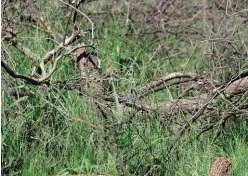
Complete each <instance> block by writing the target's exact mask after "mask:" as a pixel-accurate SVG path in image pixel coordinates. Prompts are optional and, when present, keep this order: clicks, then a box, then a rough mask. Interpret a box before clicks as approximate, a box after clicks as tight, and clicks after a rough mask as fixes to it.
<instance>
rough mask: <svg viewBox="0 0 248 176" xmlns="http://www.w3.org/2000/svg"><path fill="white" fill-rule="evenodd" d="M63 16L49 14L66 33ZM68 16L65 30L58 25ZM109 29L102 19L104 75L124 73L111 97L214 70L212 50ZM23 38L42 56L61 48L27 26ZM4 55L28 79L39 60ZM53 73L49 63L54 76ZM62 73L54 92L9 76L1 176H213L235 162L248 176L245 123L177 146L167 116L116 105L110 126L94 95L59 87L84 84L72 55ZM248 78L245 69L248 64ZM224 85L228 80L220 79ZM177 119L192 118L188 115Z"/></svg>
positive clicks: (153, 100) (241, 175)
mask: <svg viewBox="0 0 248 176" xmlns="http://www.w3.org/2000/svg"><path fill="white" fill-rule="evenodd" d="M41 6H42V4H41ZM55 9H56V8H55ZM58 9H59V8H58ZM58 9H57V10H58ZM57 10H54V11H53V12H50V13H53V15H47V16H48V17H49V18H51V19H49V21H50V22H51V23H54V25H55V26H56V28H57V30H59V31H61V32H65V28H66V27H65V22H64V21H65V20H64V21H63V18H65V17H64V16H63V17H62V16H60V15H59V14H58V13H60V12H59V10H58V12H57ZM60 18H61V22H60V21H59V20H57V19H60ZM107 22H108V23H107V24H105V25H104V26H102V27H101V29H98V28H97V21H96V36H95V37H96V39H95V40H96V43H97V46H96V49H95V50H94V52H96V53H97V54H98V57H99V58H100V59H101V60H102V67H103V71H104V70H106V69H107V68H108V67H109V65H110V64H111V63H112V61H114V62H115V67H116V68H117V70H118V73H117V74H116V75H115V76H113V79H112V88H113V90H112V94H111V95H113V96H115V97H118V96H119V94H122V93H125V92H130V91H131V89H132V87H134V86H137V85H142V84H144V83H148V82H150V81H152V80H154V79H156V78H159V77H161V76H163V75H166V74H168V73H171V72H174V71H192V72H197V71H201V72H208V71H209V70H208V67H207V65H208V61H207V56H206V52H207V51H208V49H209V48H208V46H207V45H206V44H205V43H204V42H198V43H190V42H187V41H183V40H181V39H180V38H177V37H176V36H174V35H171V34H167V33H165V34H164V35H165V37H164V38H163V39H161V40H160V41H159V42H157V43H156V42H155V44H154V43H152V42H154V41H153V40H152V38H151V37H150V36H143V37H141V36H135V35H127V33H128V30H129V28H128V27H123V24H121V22H120V21H119V20H118V19H116V18H115V17H112V18H110V19H108V21H107ZM88 27H89V26H88ZM83 28H84V29H86V27H85V26H83ZM21 30H22V31H21V32H22V33H20V34H19V36H18V38H19V39H20V40H21V41H22V42H23V43H25V45H26V46H27V47H29V48H30V49H31V50H33V51H35V53H36V54H37V55H39V56H42V55H43V54H44V53H46V52H47V51H49V50H50V49H52V48H53V47H54V45H55V44H56V42H53V41H51V40H50V39H49V38H47V36H46V35H45V34H44V33H43V32H41V31H39V30H35V29H30V28H28V27H26V26H24V25H23V26H21ZM245 30H246V29H245ZM151 43H152V45H151ZM164 46H166V47H167V48H169V51H166V47H164ZM156 50H157V51H156ZM89 51H92V49H89ZM155 51H156V52H155ZM2 57H4V58H7V59H8V61H9V62H10V63H11V64H12V65H13V66H15V70H16V71H18V72H20V73H24V74H29V71H30V68H31V67H32V64H33V62H32V61H31V60H29V59H27V58H26V57H25V56H24V55H22V54H21V53H19V52H18V51H17V50H16V49H15V48H14V47H11V46H7V48H6V52H5V53H4V55H2ZM151 58H152V59H151ZM185 64H186V67H185ZM245 64H246V66H247V63H245ZM50 67H51V66H50V65H49V64H48V65H47V68H50ZM58 68H59V69H58V70H57V71H56V72H55V74H54V75H53V76H52V78H51V84H50V85H49V86H47V85H41V86H34V85H30V84H25V83H24V82H23V81H21V80H19V79H13V78H12V77H10V76H9V75H8V74H7V73H6V72H5V71H4V70H2V71H1V74H2V97H1V101H2V109H1V110H2V113H1V122H2V125H1V137H2V140H1V164H2V170H1V172H2V175H63V174H109V175H178V176H182V175H195V176H197V175H199V176H202V175H208V170H209V168H210V166H211V164H212V162H213V161H214V159H215V158H216V157H220V156H222V157H227V158H229V159H230V160H231V161H232V170H233V172H232V173H233V175H237V176H245V175H248V167H247V166H248V160H247V158H248V136H247V134H248V129H247V120H245V119H242V118H237V119H232V120H230V121H229V122H228V123H227V124H226V126H225V128H224V130H222V131H221V134H220V135H219V134H218V133H219V131H220V130H219V127H215V128H214V129H213V130H210V131H208V132H206V133H204V134H202V135H201V136H200V137H198V134H199V131H197V130H194V127H193V128H192V130H191V131H190V132H188V133H186V134H185V135H183V136H182V137H180V138H178V137H176V136H175V129H176V127H178V126H179V125H180V124H177V123H174V124H172V123H168V121H169V120H168V119H165V118H164V117H163V114H158V115H156V116H155V115H154V114H148V116H145V115H144V114H142V113H139V112H136V110H133V109H129V110H127V111H125V112H123V111H122V110H123V109H125V108H126V107H124V106H123V105H120V104H118V103H117V105H116V107H113V108H114V110H116V111H115V112H114V115H113V116H111V115H109V117H107V119H105V118H103V117H101V115H100V114H99V113H97V112H96V111H95V109H94V107H92V101H93V99H92V98H91V97H90V96H87V95H84V94H83V95H82V94H81V95H78V93H77V92H76V91H74V90H73V89H72V90H66V89H63V88H62V89H61V88H60V87H59V86H58V84H57V82H59V81H61V80H73V79H78V78H79V77H80V75H79V71H78V70H77V66H76V63H75V62H74V61H73V60H72V59H71V58H70V57H66V58H64V59H63V60H62V61H61V62H60V63H59V66H58ZM241 70H245V65H244V66H243V67H241ZM225 79H226V77H225V76H223V77H220V78H219V81H220V82H224V81H225ZM71 86H72V87H73V88H74V87H77V85H75V84H72V85H71ZM13 90H14V91H23V90H31V91H32V92H34V93H35V97H33V98H27V97H22V98H20V99H13V97H11V96H9V95H8V92H10V91H13ZM178 96H179V95H178V93H177V91H174V89H173V88H170V89H168V90H164V91H161V92H158V93H157V94H153V95H150V96H148V97H147V98H146V99H145V100H144V101H146V103H147V104H150V105H156V104H158V103H160V102H164V101H168V100H171V99H173V98H175V97H178ZM246 99H247V98H246ZM223 108H224V107H223ZM178 116H179V118H184V114H182V115H181V117H180V114H179V115H178ZM148 117H149V118H148ZM209 118H210V117H209ZM211 118H214V117H211ZM99 121H100V122H101V123H103V124H106V126H108V128H107V129H106V130H105V135H104V136H103V135H102V132H101V130H100V128H98V124H99ZM209 121H210V120H209ZM199 123H200V122H199Z"/></svg>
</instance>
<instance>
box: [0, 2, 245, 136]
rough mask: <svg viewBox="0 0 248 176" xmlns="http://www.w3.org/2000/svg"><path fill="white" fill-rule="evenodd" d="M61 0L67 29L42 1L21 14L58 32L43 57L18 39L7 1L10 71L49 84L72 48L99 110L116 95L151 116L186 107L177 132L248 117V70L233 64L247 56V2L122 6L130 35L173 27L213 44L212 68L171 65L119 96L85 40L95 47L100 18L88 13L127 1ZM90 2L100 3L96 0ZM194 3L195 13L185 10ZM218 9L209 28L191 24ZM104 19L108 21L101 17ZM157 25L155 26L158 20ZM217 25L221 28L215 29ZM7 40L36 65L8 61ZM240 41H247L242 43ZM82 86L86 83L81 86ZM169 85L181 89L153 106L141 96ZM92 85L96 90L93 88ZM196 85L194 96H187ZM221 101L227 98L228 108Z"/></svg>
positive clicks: (157, 35) (116, 11) (111, 11)
mask: <svg viewBox="0 0 248 176" xmlns="http://www.w3.org/2000/svg"><path fill="white" fill-rule="evenodd" d="M59 2H60V3H61V4H62V5H64V6H65V7H67V8H70V9H71V11H70V13H69V17H68V22H67V31H66V33H64V34H61V33H60V32H58V31H54V29H53V27H52V26H50V24H49V22H47V21H45V19H44V18H42V17H40V18H39V17H38V15H37V13H38V7H37V1H35V0H29V1H27V2H25V3H31V5H30V4H29V5H26V4H24V5H23V8H24V9H25V10H24V11H25V13H23V14H22V15H21V16H20V20H21V21H23V20H24V21H28V23H27V25H29V27H31V28H38V26H39V28H40V29H39V30H41V29H42V30H43V31H44V32H45V33H46V34H47V35H49V36H50V37H54V38H56V40H60V42H58V44H57V45H56V46H55V47H54V48H53V49H52V50H51V51H49V52H47V53H45V54H44V55H43V56H42V57H38V56H37V54H36V53H35V52H34V51H31V50H30V49H29V48H27V47H25V46H24V45H23V44H22V43H21V42H19V41H18V37H17V36H18V29H15V28H13V24H15V25H16V24H17V23H18V20H16V21H11V20H10V18H9V17H8V15H7V14H9V13H8V10H10V8H11V7H13V6H11V4H12V3H14V2H13V1H4V2H3V3H2V6H3V7H2V12H3V25H2V40H1V42H2V53H1V54H2V59H1V66H2V67H3V68H4V69H5V71H6V72H7V73H8V74H9V75H11V76H12V77H13V78H19V79H21V80H23V81H24V82H25V83H27V84H33V85H37V86H39V85H42V84H46V85H50V84H51V82H50V79H51V77H52V76H53V74H54V73H55V71H56V70H57V69H58V63H59V62H60V61H61V60H62V59H63V58H65V57H66V56H68V55H71V56H72V58H73V59H74V60H75V62H77V65H78V69H79V70H80V72H81V74H80V75H81V78H80V81H82V80H83V82H82V84H81V86H80V89H78V92H79V94H81V95H82V94H83V95H87V96H88V97H93V98H94V105H95V106H96V110H97V111H99V113H100V114H102V115H103V116H104V117H107V116H108V114H107V112H106V110H107V109H112V110H114V108H113V107H115V105H116V103H119V104H122V105H123V107H130V108H132V109H135V110H136V111H137V112H141V113H142V114H143V116H147V117H149V114H153V115H152V116H151V117H156V116H157V117H161V116H163V117H164V119H165V120H168V121H172V122H174V121H175V118H176V117H180V116H182V115H183V116H184V117H186V118H185V119H181V120H180V121H181V123H180V124H179V127H178V129H177V130H176V132H175V133H176V135H177V136H181V135H183V134H184V133H185V132H186V131H188V130H190V129H192V128H196V130H199V134H202V133H204V132H206V131H208V130H210V129H213V128H214V127H215V126H222V127H224V125H225V122H226V121H227V120H228V119H230V118H235V117H244V118H248V111H247V109H248V104H247V94H248V71H243V72H240V70H237V68H240V67H236V65H235V64H237V65H240V64H244V63H247V52H248V50H247V48H246V43H245V42H244V38H242V35H244V34H243V33H242V32H241V31H240V30H239V29H240V28H241V27H242V25H243V24H245V23H246V22H247V18H245V17H243V15H242V14H243V13H245V12H246V11H247V10H246V11H245V9H242V7H243V4H239V5H237V6H236V7H233V6H232V5H233V4H228V3H227V4H226V5H225V6H224V7H223V5H224V4H218V3H217V2H216V3H214V4H212V5H209V6H199V5H195V6H190V7H189V6H188V4H191V3H186V2H185V1H169V0H168V1H165V0H163V1H155V3H152V4H151V3H148V2H147V3H144V2H142V1H139V2H136V1H130V2H129V3H128V4H127V6H125V7H128V10H129V11H128V17H127V20H128V21H127V25H129V26H130V31H129V32H128V33H127V35H141V36H143V35H151V34H153V36H154V39H153V40H162V38H161V37H165V36H164V35H163V34H164V32H168V33H171V34H173V35H175V36H177V37H179V38H180V39H182V40H187V36H194V37H193V38H192V40H195V41H203V42H206V45H209V47H210V48H212V52H209V53H207V54H206V55H208V56H209V73H204V74H203V73H201V72H199V73H192V72H186V71H183V72H173V73H170V74H167V75H164V76H163V77H161V78H159V79H157V80H155V81H152V82H151V83H147V84H145V85H141V86H137V87H133V88H132V89H131V92H130V93H122V94H119V95H118V97H119V98H117V99H116V97H113V96H109V93H108V92H105V91H106V90H105V89H104V87H103V86H102V85H101V83H100V81H99V80H101V79H106V78H107V77H108V75H107V74H104V73H101V70H100V69H101V68H100V60H99V59H98V58H97V56H95V55H94V54H89V53H86V51H85V48H87V47H90V48H93V49H94V48H95V43H94V28H95V26H94V23H93V22H92V20H91V18H93V17H94V16H97V17H98V18H99V16H101V19H103V20H105V18H107V17H108V15H112V16H113V15H114V16H117V17H119V18H122V19H123V16H124V15H125V13H124V11H125V8H117V7H122V6H123V4H121V5H122V6H119V5H120V4H119V3H121V2H119V1H114V3H111V4H109V3H107V2H106V4H105V5H106V10H105V11H103V12H96V13H93V12H87V13H84V12H83V9H85V8H86V7H87V5H88V3H85V4H84V1H80V0H78V1H73V2H66V1H63V0H59ZM227 2H229V1H227ZM91 3H98V1H97V2H95V1H93V2H91ZM141 4H143V6H141ZM144 4H145V5H144ZM13 8H14V7H13ZM143 8H144V9H145V10H144V9H143ZM189 8H190V10H193V12H196V14H195V13H190V14H188V13H189ZM123 9H124V10H123ZM213 9H215V10H216V9H217V10H216V11H217V12H216V13H220V15H219V16H218V15H217V16H214V14H212V13H208V14H212V15H210V16H208V17H207V18H208V19H207V20H209V21H208V23H207V24H208V25H210V23H211V25H210V26H209V29H210V32H209V31H207V30H205V31H199V29H196V28H195V27H193V26H194V24H197V23H198V21H199V20H200V19H201V17H202V16H201V15H202V13H203V12H204V11H206V10H209V11H210V12H211V10H213ZM191 12H192V11H191ZM193 14H194V15H193ZM13 15H14V14H13ZM79 15H80V16H81V17H83V18H84V19H85V20H86V21H87V22H88V23H89V24H90V26H91V29H90V30H87V31H85V30H81V29H80V27H79V26H78V25H77V23H76V21H77V20H76V18H77V17H78V16H79ZM217 17H218V18H217ZM94 18H95V17H94ZM229 19H230V20H229ZM219 21H222V24H220V25H219V26H218V25H216V24H219V23H218V22H219ZM235 21H237V22H238V25H237V26H235V27H234V28H231V29H229V28H223V26H225V25H227V24H228V23H234V22H235ZM186 24H187V25H186ZM102 25H104V24H103V23H102ZM154 26H156V27H155V28H154ZM218 27H219V31H216V30H217V28H218ZM214 31H216V32H214ZM209 33H214V35H213V36H212V35H209ZM86 35H90V36H91V37H90V40H89V41H88V43H86V44H85V43H83V42H81V41H82V39H84V38H86ZM186 35H187V36H186ZM237 36H239V37H240V38H241V39H240V41H239V43H238V44H236V43H237V42H236V43H235V42H234V38H235V37H237ZM6 45H11V46H13V47H15V48H16V49H17V50H18V51H19V52H20V53H22V54H24V55H25V56H26V57H27V58H29V59H31V60H32V61H33V63H34V65H33V68H32V70H30V74H29V75H24V74H20V73H18V72H16V71H15V69H14V68H12V67H11V64H10V63H9V62H8V60H7V59H6V56H5V55H4V52H5V46H6ZM217 45H221V47H217ZM237 47H241V48H242V49H241V50H237V49H236V48H237ZM230 48H231V49H230ZM235 57H236V58H239V61H238V62H236V61H234V59H233V58H235ZM47 63H52V67H51V69H50V70H49V71H48V73H47V74H44V66H43V65H42V64H47ZM224 66H225V67H228V68H230V73H231V75H228V77H229V79H228V81H226V82H222V83H219V82H218V80H217V79H216V80H215V78H218V77H219V76H220V75H221V67H224ZM92 70H97V71H98V76H97V77H92V76H91V75H90V73H91V71H92ZM70 81H71V80H61V81H60V82H59V83H58V85H59V87H63V89H65V88H67V89H70V87H68V82H70ZM82 85H83V86H82ZM95 86H96V87H98V88H97V89H94V90H93V89H92V87H95ZM82 87H84V88H83V91H82V89H81V88H82ZM171 87H176V88H178V89H180V90H183V91H181V92H180V95H179V96H178V98H177V99H172V100H169V101H167V102H164V103H160V104H158V105H157V106H156V107H154V106H149V105H148V104H147V103H145V100H144V99H145V98H146V97H147V96H150V95H151V94H155V93H157V92H159V91H164V90H169V89H170V88H171ZM89 88H90V90H93V92H91V93H89V91H88V90H89ZM192 92H193V95H194V96H189V95H190V93H191V94H192ZM11 94H12V95H14V96H16V97H18V98H19V97H20V96H28V95H32V96H33V94H32V93H30V92H28V93H25V92H14V93H13V92H12V93H11ZM222 106H227V107H228V108H227V107H222ZM222 108H223V110H222ZM123 109H125V108H123ZM209 118H210V119H209ZM206 121H210V124H209V123H208V125H206V123H205V122H206ZM194 123H195V124H196V125H194ZM105 128H107V127H105ZM103 129H104V127H103Z"/></svg>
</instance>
